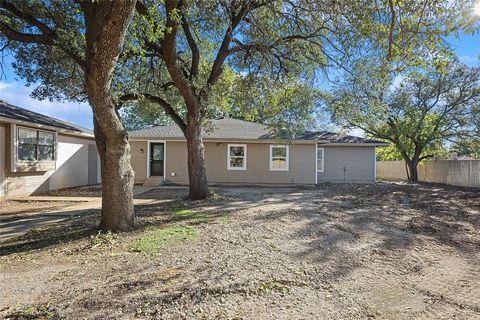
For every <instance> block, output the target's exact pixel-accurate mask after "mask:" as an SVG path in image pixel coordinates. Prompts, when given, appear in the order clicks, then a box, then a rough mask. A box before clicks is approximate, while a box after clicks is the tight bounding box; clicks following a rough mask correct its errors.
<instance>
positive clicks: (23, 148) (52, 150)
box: [0, 100, 100, 197]
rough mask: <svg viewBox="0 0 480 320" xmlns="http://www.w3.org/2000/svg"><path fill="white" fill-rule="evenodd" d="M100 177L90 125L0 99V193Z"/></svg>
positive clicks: (28, 192)
mask: <svg viewBox="0 0 480 320" xmlns="http://www.w3.org/2000/svg"><path fill="white" fill-rule="evenodd" d="M99 182H100V161H99V157H98V153H97V148H96V145H95V139H94V136H93V132H92V131H91V130H89V129H86V128H82V127H80V126H77V125H74V124H72V123H68V122H65V121H62V120H59V119H55V118H52V117H48V116H45V115H43V114H40V113H36V112H33V111H29V110H26V109H23V108H20V107H16V106H13V105H11V104H8V103H7V102H5V101H2V100H0V197H3V196H24V195H31V194H37V193H42V192H47V191H50V190H56V189H61V188H67V187H76V186H83V185H91V184H98V183H99Z"/></svg>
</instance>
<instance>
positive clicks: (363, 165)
mask: <svg viewBox="0 0 480 320" xmlns="http://www.w3.org/2000/svg"><path fill="white" fill-rule="evenodd" d="M318 148H319V149H323V172H321V171H322V170H321V161H320V160H319V161H318V163H319V168H318V172H317V182H318V183H322V182H336V183H373V182H375V147H373V146H356V145H352V146H326V145H325V146H324V145H321V144H319V145H318ZM319 154H320V157H321V152H319Z"/></svg>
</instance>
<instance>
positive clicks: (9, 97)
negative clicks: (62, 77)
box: [0, 82, 93, 129]
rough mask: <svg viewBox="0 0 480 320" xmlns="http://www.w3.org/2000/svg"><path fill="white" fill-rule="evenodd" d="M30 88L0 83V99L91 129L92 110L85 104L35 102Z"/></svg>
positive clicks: (16, 84) (17, 84)
mask: <svg viewBox="0 0 480 320" xmlns="http://www.w3.org/2000/svg"><path fill="white" fill-rule="evenodd" d="M31 92H32V88H30V87H25V86H24V85H22V84H19V83H14V82H0V99H1V100H4V101H6V102H8V103H10V104H12V105H14V106H18V107H21V108H25V109H28V110H31V111H35V112H38V113H42V114H45V115H47V116H50V117H55V118H58V119H61V120H64V121H68V122H72V123H75V124H77V125H80V126H82V127H86V128H90V129H91V128H92V127H93V116H92V109H91V108H90V106H89V105H88V104H87V103H76V102H58V101H48V100H43V101H40V100H35V99H33V98H31V97H30V93H31Z"/></svg>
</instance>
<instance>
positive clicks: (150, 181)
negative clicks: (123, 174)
mask: <svg viewBox="0 0 480 320" xmlns="http://www.w3.org/2000/svg"><path fill="white" fill-rule="evenodd" d="M163 184H164V182H163V177H158V176H152V177H148V178H147V179H146V180H145V182H143V186H144V187H158V186H162V185H163Z"/></svg>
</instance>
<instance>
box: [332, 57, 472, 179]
mask: <svg viewBox="0 0 480 320" xmlns="http://www.w3.org/2000/svg"><path fill="white" fill-rule="evenodd" d="M367 75H368V76H367ZM396 82H397V83H391V82H389V81H386V82H383V81H381V79H379V77H378V73H376V72H371V73H369V72H367V71H366V70H364V72H363V74H362V75H358V76H357V77H350V78H347V79H345V80H344V81H343V82H342V83H341V84H339V85H338V86H337V87H336V89H335V90H334V91H333V92H332V93H331V96H330V98H329V99H328V100H327V102H328V106H329V109H330V110H331V112H332V113H333V117H334V120H335V121H337V122H338V123H339V124H340V125H343V126H345V127H348V128H357V129H361V130H363V131H365V132H366V133H368V134H369V135H371V136H373V137H375V138H379V139H383V140H386V141H388V142H391V143H392V144H393V145H394V146H395V147H396V149H397V151H398V153H399V154H400V155H401V157H402V158H403V160H404V161H405V163H406V166H407V175H408V179H409V180H410V181H417V180H418V171H417V166H418V164H419V163H420V162H421V161H422V160H424V159H428V158H433V157H434V156H435V152H436V151H438V150H441V147H442V146H443V145H444V143H445V142H452V143H455V142H460V141H464V140H465V139H473V140H474V141H479V140H478V135H476V130H478V128H477V125H478V123H476V120H475V114H476V109H477V108H478V106H480V68H479V67H477V68H469V67H467V66H465V65H463V64H461V63H459V62H458V61H456V60H453V61H450V62H449V63H448V64H447V65H446V67H445V69H443V68H442V69H437V68H434V67H431V68H429V69H428V70H426V71H424V70H416V72H412V73H411V74H409V75H408V76H406V77H404V78H397V81H396Z"/></svg>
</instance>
